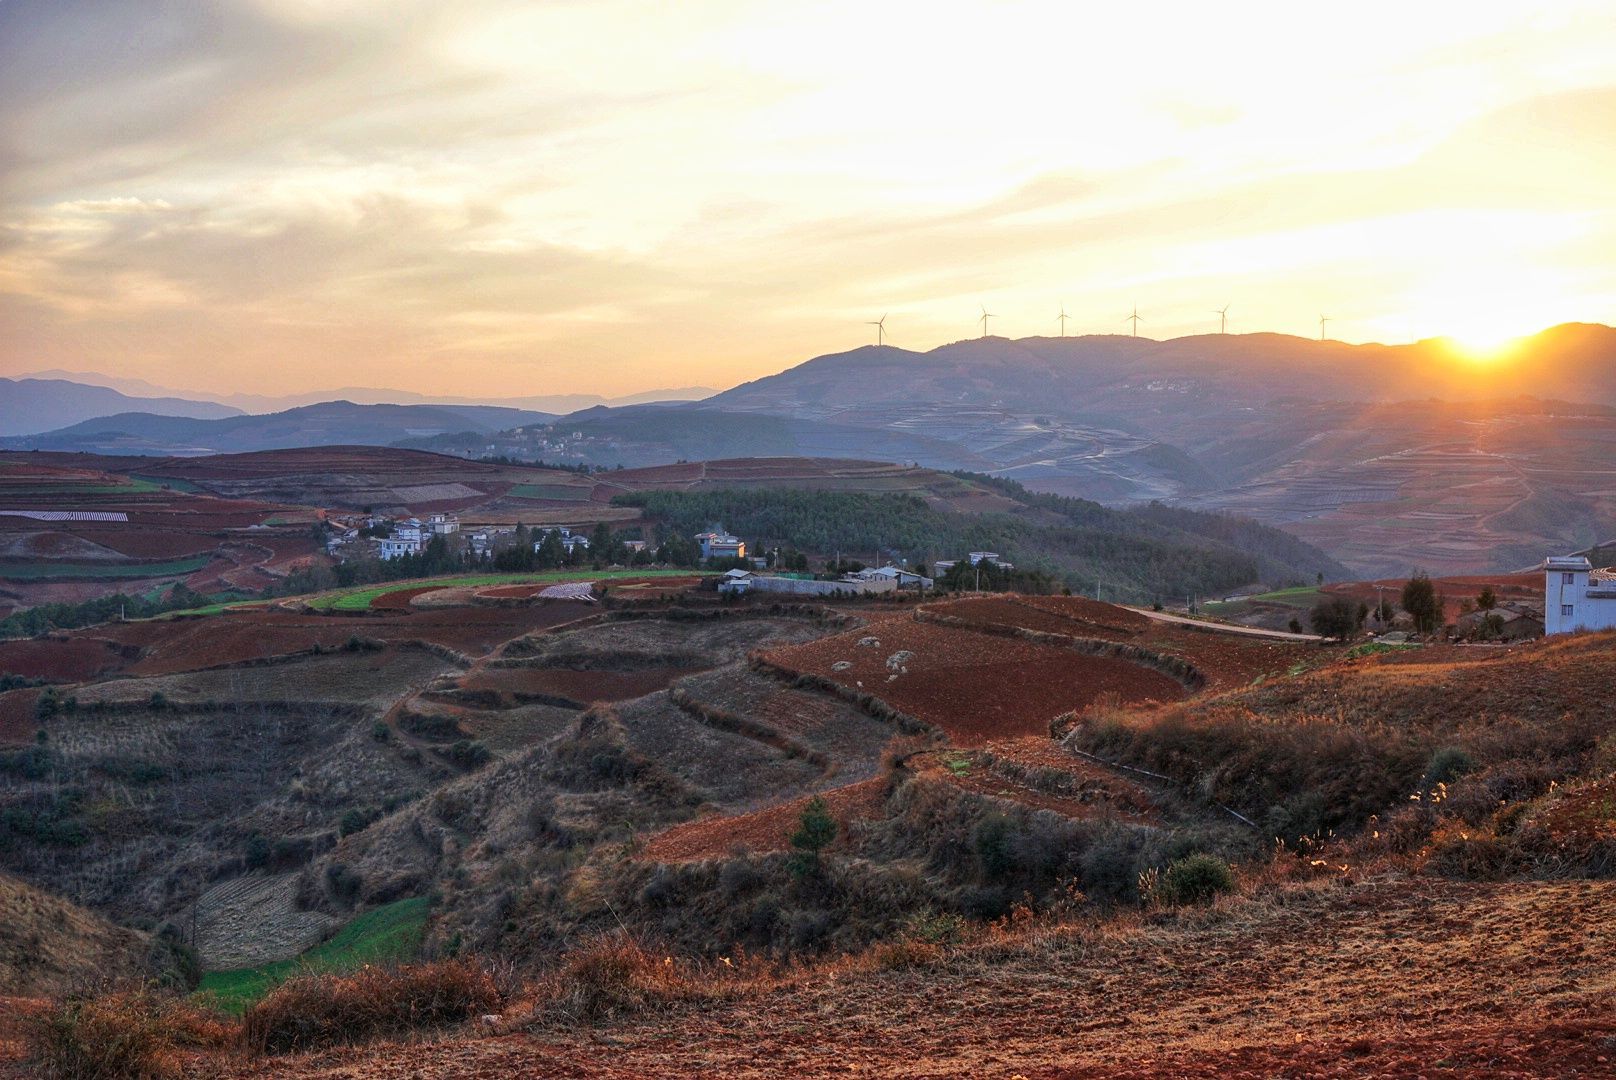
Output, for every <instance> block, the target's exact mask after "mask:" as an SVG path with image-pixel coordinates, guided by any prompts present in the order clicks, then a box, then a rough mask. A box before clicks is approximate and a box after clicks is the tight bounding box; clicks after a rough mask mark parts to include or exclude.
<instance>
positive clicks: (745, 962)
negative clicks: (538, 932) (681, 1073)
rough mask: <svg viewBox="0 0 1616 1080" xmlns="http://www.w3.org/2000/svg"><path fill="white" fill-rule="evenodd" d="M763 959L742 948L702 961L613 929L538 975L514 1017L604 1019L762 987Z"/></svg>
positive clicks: (556, 1021)
mask: <svg viewBox="0 0 1616 1080" xmlns="http://www.w3.org/2000/svg"><path fill="white" fill-rule="evenodd" d="M773 981H774V980H773V977H772V976H771V975H770V974H769V973H768V971H767V968H766V965H764V964H762V963H761V962H759V961H757V960H754V959H752V958H750V957H748V956H746V955H745V954H744V953H740V954H737V955H736V956H733V957H729V956H726V957H720V958H719V959H718V960H716V961H711V962H705V961H695V960H688V959H682V958H681V959H675V958H674V957H673V956H670V955H668V954H667V953H666V952H664V951H662V950H659V949H654V948H651V947H650V946H649V945H647V944H646V943H645V942H644V941H643V940H641V939H639V938H636V937H633V936H631V935H629V934H626V933H616V934H608V935H604V936H601V937H599V938H596V939H594V940H593V941H591V942H589V943H588V944H586V945H584V946H582V947H581V948H578V949H575V950H573V951H572V952H569V953H568V954H567V955H566V957H565V958H564V959H563V960H562V962H561V964H560V965H559V966H558V967H557V968H556V969H555V970H554V971H553V972H552V973H550V974H549V975H548V976H546V977H545V978H543V979H541V980H540V981H539V983H538V984H537V985H536V986H535V987H534V989H533V997H532V1000H531V1001H530V1002H529V1003H528V1005H527V1007H526V1008H525V1009H524V1011H523V1015H522V1016H521V1018H520V1019H518V1020H517V1021H516V1023H517V1025H519V1026H524V1027H530V1028H545V1027H553V1026H557V1025H561V1026H567V1027H572V1026H576V1025H580V1024H582V1025H591V1026H593V1025H599V1024H604V1023H609V1022H613V1021H617V1020H623V1019H628V1018H632V1017H639V1016H646V1015H652V1014H656V1013H658V1012H663V1011H666V1010H668V1009H670V1008H672V1007H674V1006H676V1005H681V1004H688V1003H692V1002H703V1001H719V1000H723V999H727V998H733V997H738V996H741V995H742V994H745V993H751V992H757V991H758V990H760V989H762V988H763V987H765V986H766V985H769V984H771V983H772V982H773Z"/></svg>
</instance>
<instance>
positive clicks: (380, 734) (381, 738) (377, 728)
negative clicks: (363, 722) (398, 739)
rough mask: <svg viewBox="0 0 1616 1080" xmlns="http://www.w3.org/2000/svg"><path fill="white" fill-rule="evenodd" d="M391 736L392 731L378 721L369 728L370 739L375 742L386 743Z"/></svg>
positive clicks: (382, 722)
mask: <svg viewBox="0 0 1616 1080" xmlns="http://www.w3.org/2000/svg"><path fill="white" fill-rule="evenodd" d="M392 736H393V729H392V728H390V727H388V726H387V724H386V722H385V721H382V720H378V721H376V722H375V723H374V724H372V725H371V726H370V737H371V738H372V739H375V740H376V741H377V742H386V741H387V740H388V739H390V738H392Z"/></svg>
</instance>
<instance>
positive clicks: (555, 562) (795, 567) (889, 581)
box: [326, 513, 1616, 644]
mask: <svg viewBox="0 0 1616 1080" xmlns="http://www.w3.org/2000/svg"><path fill="white" fill-rule="evenodd" d="M327 526H328V528H329V530H330V532H329V535H328V536H327V538H326V550H327V553H328V554H329V555H330V556H331V557H333V558H335V559H337V560H339V561H346V562H353V561H360V560H366V559H373V560H379V561H381V562H384V563H390V562H393V561H395V560H399V559H405V558H411V557H415V558H419V557H420V556H422V555H423V554H424V553H425V552H426V551H427V549H428V546H429V545H430V544H432V542H433V541H434V540H437V539H441V540H442V541H443V549H444V552H445V554H447V555H449V556H452V557H456V558H459V559H463V560H465V561H466V562H467V563H469V564H471V565H477V564H487V565H490V566H492V565H494V564H495V563H496V561H498V560H499V559H500V556H501V553H506V554H507V556H509V555H510V554H512V553H521V552H525V551H531V552H532V553H533V555H535V556H540V557H541V564H542V565H551V566H584V565H591V566H596V567H599V568H601V569H609V568H617V569H622V568H625V567H629V566H632V567H645V566H653V565H679V566H689V567H699V568H704V569H707V570H711V571H715V572H717V573H718V575H719V576H718V577H717V578H716V579H715V580H714V581H712V582H711V587H712V588H714V589H716V591H717V592H718V593H719V595H720V596H722V597H725V598H728V599H735V598H739V597H743V596H747V595H750V594H763V595H782V596H797V597H810V596H811V597H847V598H853V597H873V596H880V595H885V594H902V593H916V594H925V593H927V592H930V591H932V590H934V589H938V588H939V587H940V581H941V579H944V578H950V579H951V580H952V581H954V582H955V583H964V589H963V590H962V591H973V592H974V591H982V571H983V570H984V569H986V570H988V571H989V573H990V581H989V590H990V591H991V590H992V589H993V585H992V575H993V574H994V573H1002V572H1004V571H1011V570H1014V568H1015V564H1014V563H1013V562H1011V561H1009V560H1007V559H1005V558H1003V557H1002V556H1001V555H1000V554H999V553H998V552H994V551H970V552H966V553H964V554H963V555H962V556H961V557H960V558H957V559H938V560H936V561H935V562H933V563H932V564H931V566H930V568H929V569H928V567H927V566H926V565H925V564H917V565H916V566H913V567H911V566H909V565H907V564H906V560H895V561H884V562H882V564H881V565H874V566H869V565H864V564H860V563H851V562H848V563H844V562H843V560H842V559H841V557H840V554H839V553H838V554H837V555H836V557H834V558H827V559H825V560H823V567H822V570H821V571H820V572H817V573H816V572H813V571H811V570H810V569H809V563H808V560H807V559H806V557H804V556H802V555H800V554H794V555H793V556H790V557H787V556H784V555H783V554H782V552H781V549H780V548H778V547H775V548H769V549H765V550H764V551H763V552H762V553H761V554H749V552H753V551H756V550H757V548H755V547H752V548H749V546H748V543H747V541H746V540H745V539H743V538H742V537H740V536H737V535H734V534H733V533H731V532H729V531H728V530H727V529H725V528H724V527H723V526H722V525H721V524H718V523H714V524H712V525H711V526H710V527H709V528H707V529H706V530H704V531H703V532H700V533H696V534H695V535H693V536H690V537H688V538H675V540H674V542H673V543H671V544H670V543H669V542H668V540H667V539H666V538H665V539H664V540H663V541H662V542H661V543H655V542H654V541H652V540H648V539H646V538H645V537H643V536H642V535H619V534H618V533H616V532H613V530H611V529H610V527H609V526H606V525H604V524H597V525H595V526H594V527H593V528H592V529H590V528H586V527H584V526H581V525H552V526H535V527H533V528H531V529H528V528H526V527H524V526H522V525H520V524H479V525H477V526H476V527H475V528H473V529H471V530H463V529H462V526H461V521H460V519H459V517H458V516H456V515H454V514H447V513H433V514H428V515H426V516H425V517H424V518H423V517H413V516H412V517H408V518H401V519H392V518H387V517H385V516H380V515H376V514H362V515H353V516H343V515H338V514H333V515H331V516H330V517H329V518H328V519H327ZM627 531H630V532H633V533H635V534H639V533H641V532H642V531H643V530H642V529H640V528H639V527H637V526H636V527H633V528H632V529H631V530H627ZM681 540H685V541H688V542H686V543H681V542H679V541H681ZM608 547H609V550H607V548H608ZM545 552H549V553H550V561H549V562H543V559H542V556H543V554H544V553H545ZM506 561H507V562H508V561H509V559H508V558H507V560H506ZM956 567H963V568H964V571H963V573H956V571H955V568H956ZM1541 569H1542V572H1543V574H1544V578H1543V592H1542V597H1541V599H1538V598H1537V596H1536V595H1535V592H1534V594H1533V595H1526V594H1525V590H1523V589H1517V590H1515V591H1514V592H1512V593H1511V594H1509V595H1503V596H1500V595H1498V594H1497V593H1496V592H1495V591H1494V589H1493V588H1492V587H1491V586H1484V587H1481V588H1480V589H1479V590H1478V592H1477V595H1475V596H1474V597H1472V596H1448V597H1446V598H1439V605H1440V604H1446V605H1447V606H1444V607H1443V611H1442V616H1441V617H1440V618H1439V619H1438V620H1437V622H1436V624H1435V625H1434V626H1427V627H1421V626H1420V625H1419V623H1418V620H1416V619H1415V618H1414V617H1413V616H1412V615H1411V614H1410V613H1409V612H1408V611H1406V610H1404V611H1398V610H1395V607H1394V605H1392V604H1391V603H1390V602H1388V601H1387V600H1386V599H1385V598H1384V595H1383V593H1384V590H1385V588H1386V587H1387V586H1386V583H1376V584H1374V585H1372V586H1370V587H1371V588H1373V589H1374V590H1375V594H1374V600H1373V604H1372V606H1371V605H1369V604H1367V603H1365V602H1359V607H1358V614H1357V617H1356V619H1355V620H1354V624H1353V630H1354V631H1365V632H1367V633H1368V634H1369V636H1372V637H1375V638H1377V639H1379V640H1381V641H1384V642H1386V643H1388V644H1398V643H1401V642H1405V641H1409V640H1411V639H1415V638H1418V637H1420V636H1421V635H1420V633H1419V631H1420V630H1421V629H1424V630H1425V634H1424V635H1423V636H1425V637H1427V638H1434V639H1443V640H1456V641H1471V642H1500V643H1506V642H1513V641H1524V640H1530V639H1533V638H1539V637H1544V636H1548V635H1554V634H1562V633H1571V632H1576V631H1587V630H1601V629H1610V628H1616V568H1603V569H1602V568H1596V567H1594V565H1593V563H1592V562H1590V560H1589V559H1588V558H1587V557H1586V556H1584V555H1568V556H1558V555H1557V556H1550V557H1548V558H1546V559H1545V560H1544V563H1543V564H1542V568H1541ZM951 575H952V576H951ZM942 587H946V586H942ZM1263 588H1264V587H1263V586H1256V587H1254V589H1253V590H1252V591H1250V592H1248V593H1242V594H1235V595H1232V596H1230V597H1227V598H1226V599H1225V600H1224V601H1223V603H1224V604H1226V605H1227V604H1239V603H1241V602H1242V601H1245V600H1248V599H1251V598H1252V597H1254V596H1255V597H1260V596H1261V595H1262V590H1263ZM1450 589H1451V586H1450ZM1449 602H1451V603H1449ZM1158 606H1159V605H1158ZM1216 606H1217V605H1216V604H1214V605H1211V610H1212V611H1213V612H1215V611H1216ZM1184 607H1185V612H1186V614H1193V615H1197V616H1199V617H1205V616H1206V615H1207V614H1208V611H1206V610H1200V609H1198V608H1197V605H1196V604H1195V603H1194V601H1193V600H1191V601H1188V602H1187V603H1186V604H1185V605H1184ZM1449 607H1451V612H1450V611H1449V610H1448V608H1449ZM1450 614H1451V618H1450V617H1448V616H1449V615H1450ZM1314 622H1315V625H1314V626H1313V628H1312V629H1314V630H1315V631H1316V632H1317V633H1319V634H1321V635H1322V636H1326V637H1330V636H1337V635H1335V634H1333V633H1331V632H1329V631H1327V630H1325V629H1324V628H1323V627H1321V626H1320V625H1318V623H1319V620H1318V619H1316V618H1315V619H1314ZM1273 628H1274V629H1288V630H1289V631H1290V632H1291V633H1298V634H1300V633H1304V632H1305V629H1306V628H1305V627H1304V626H1303V624H1302V621H1301V619H1300V618H1299V617H1291V618H1290V620H1289V625H1288V626H1287V627H1279V626H1276V627H1273Z"/></svg>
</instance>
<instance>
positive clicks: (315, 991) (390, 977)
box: [241, 960, 500, 1054]
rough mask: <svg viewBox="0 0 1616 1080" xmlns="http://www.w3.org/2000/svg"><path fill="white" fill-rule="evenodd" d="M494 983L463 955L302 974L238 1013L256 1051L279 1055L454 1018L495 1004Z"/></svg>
mask: <svg viewBox="0 0 1616 1080" xmlns="http://www.w3.org/2000/svg"><path fill="white" fill-rule="evenodd" d="M499 1004H500V995H499V990H498V988H497V987H496V986H495V985H494V980H493V977H492V976H491V975H489V973H488V971H487V970H486V969H484V968H483V967H482V966H480V965H478V964H475V963H472V962H470V961H467V960H440V961H438V962H436V963H431V964H416V965H412V966H409V967H401V968H375V967H366V968H361V969H360V970H359V971H356V972H353V973H352V974H349V975H301V976H297V977H295V978H292V979H289V980H287V981H286V982H284V983H282V984H281V985H280V986H278V987H276V988H275V989H274V990H271V991H270V992H269V994H268V995H267V996H265V997H264V998H263V999H262V1000H261V1001H259V1002H257V1003H256V1004H254V1005H252V1006H249V1007H248V1009H247V1011H246V1012H245V1013H244V1014H243V1015H242V1018H241V1037H242V1042H243V1043H244V1044H245V1045H246V1047H247V1048H248V1049H249V1050H250V1051H252V1052H254V1053H257V1054H285V1053H292V1052H294V1051H299V1050H311V1049H315V1048H318V1047H322V1046H333V1045H338V1044H341V1043H351V1042H358V1041H361V1040H364V1039H369V1038H374V1037H376V1036H380V1035H392V1034H399V1033H403V1032H411V1031H417V1030H420V1029H421V1028H427V1027H439V1026H442V1025H444V1024H452V1023H457V1022H459V1021H462V1020H465V1019H468V1018H469V1017H472V1016H476V1015H479V1014H481V1013H486V1012H491V1011H494V1010H496V1009H498V1008H499Z"/></svg>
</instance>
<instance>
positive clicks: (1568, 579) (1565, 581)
mask: <svg viewBox="0 0 1616 1080" xmlns="http://www.w3.org/2000/svg"><path fill="white" fill-rule="evenodd" d="M1576 583H1577V575H1576V574H1572V573H1565V574H1561V575H1560V584H1562V585H1575V584H1576Z"/></svg>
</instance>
